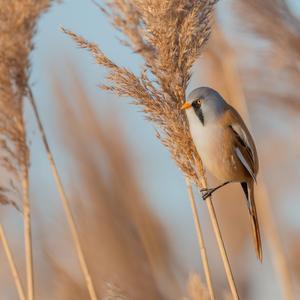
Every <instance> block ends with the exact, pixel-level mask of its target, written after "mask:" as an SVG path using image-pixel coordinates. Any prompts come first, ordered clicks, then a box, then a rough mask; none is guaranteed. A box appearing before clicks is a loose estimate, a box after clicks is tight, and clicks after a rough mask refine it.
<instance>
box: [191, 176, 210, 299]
mask: <svg viewBox="0 0 300 300" xmlns="http://www.w3.org/2000/svg"><path fill="white" fill-rule="evenodd" d="M185 182H186V186H187V191H188V197H189V200H190V204H191V208H192V212H193V219H194V224H195V229H196V233H197V240H198V245H199V250H200V256H201V260H202V265H203V269H204V274H205V279H206V285H207V288H208V292H209V296H210V299H211V300H214V299H215V295H214V290H213V286H212V281H211V274H210V269H209V264H208V257H207V253H206V248H205V242H204V238H203V233H202V229H201V224H200V220H199V214H198V211H197V206H196V201H195V197H194V193H193V188H192V185H191V183H190V181H189V180H188V179H187V178H186V179H185Z"/></svg>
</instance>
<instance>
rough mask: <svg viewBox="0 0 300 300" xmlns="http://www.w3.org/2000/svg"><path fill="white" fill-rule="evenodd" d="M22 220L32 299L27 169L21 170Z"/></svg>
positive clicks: (28, 284)
mask: <svg viewBox="0 0 300 300" xmlns="http://www.w3.org/2000/svg"><path fill="white" fill-rule="evenodd" d="M23 174H24V175H23V180H22V187H23V220H24V239H25V254H26V255H25V261H26V278H27V299H28V300H33V299H34V277H33V257H32V234H31V212H30V202H29V177H28V170H27V169H24V171H23Z"/></svg>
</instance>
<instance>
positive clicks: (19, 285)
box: [0, 224, 26, 300]
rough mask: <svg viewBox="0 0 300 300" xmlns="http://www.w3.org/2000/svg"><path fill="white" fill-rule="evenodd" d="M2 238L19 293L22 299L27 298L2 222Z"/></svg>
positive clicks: (0, 236) (0, 226) (0, 233)
mask: <svg viewBox="0 0 300 300" xmlns="http://www.w3.org/2000/svg"><path fill="white" fill-rule="evenodd" d="M0 239H1V240H2V244H3V248H4V251H5V254H6V257H7V261H8V264H9V267H10V270H11V273H12V276H13V279H14V283H15V285H16V289H17V292H18V295H19V299H20V300H26V297H25V293H24V289H23V286H22V283H21V280H20V276H19V273H18V271H17V267H16V263H15V261H14V258H13V254H12V251H11V249H10V247H9V244H8V240H7V238H6V234H5V232H4V228H3V226H2V225H1V224H0Z"/></svg>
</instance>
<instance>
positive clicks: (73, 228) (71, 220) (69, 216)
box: [28, 88, 98, 300]
mask: <svg viewBox="0 0 300 300" xmlns="http://www.w3.org/2000/svg"><path fill="white" fill-rule="evenodd" d="M28 95H29V101H30V104H31V106H32V109H33V112H34V116H35V118H36V121H37V125H38V130H39V133H40V135H41V139H42V142H43V144H44V147H45V150H46V153H47V157H48V160H49V163H50V167H51V170H52V174H53V177H54V180H55V183H56V186H57V189H58V192H59V195H60V199H61V202H62V204H63V207H64V211H65V214H66V218H67V222H68V225H69V227H70V231H71V234H72V238H73V241H74V245H75V248H76V253H77V256H78V259H79V263H80V267H81V270H82V273H83V275H84V279H85V282H86V286H87V289H88V291H89V296H90V299H91V300H97V299H98V298H97V295H96V291H95V288H94V284H93V281H92V277H91V275H90V272H89V270H88V266H87V263H86V259H85V256H84V253H83V249H82V245H81V241H80V237H79V234H78V230H77V227H76V224H75V220H74V217H73V214H72V211H71V207H70V204H69V200H68V198H67V195H66V193H65V190H64V187H63V184H62V181H61V178H60V176H59V174H58V170H57V167H56V163H55V161H54V158H53V155H52V152H51V149H50V146H49V143H48V140H47V137H46V133H45V130H44V127H43V124H42V121H41V119H40V116H39V113H38V109H37V106H36V103H35V100H34V97H33V94H32V91H31V89H30V88H28Z"/></svg>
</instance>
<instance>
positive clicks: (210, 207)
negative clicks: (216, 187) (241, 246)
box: [199, 177, 239, 300]
mask: <svg viewBox="0 0 300 300" xmlns="http://www.w3.org/2000/svg"><path fill="white" fill-rule="evenodd" d="M199 180H200V184H201V186H202V187H203V188H207V182H206V179H205V177H202V178H200V179H199ZM199 194H200V195H202V193H201V191H200V190H199ZM205 202H206V205H207V209H208V213H209V217H210V221H211V223H212V227H213V230H214V234H215V237H216V240H217V244H218V248H219V251H220V255H221V258H222V261H223V265H224V268H225V273H226V276H227V280H228V284H229V288H230V292H231V295H232V299H233V300H238V299H239V295H238V292H237V288H236V284H235V281H234V276H233V273H232V270H231V266H230V262H229V259H228V255H227V252H226V248H225V244H224V241H223V238H222V233H221V230H220V226H219V223H218V219H217V215H216V211H215V208H214V205H213V202H212V198H211V197H208V198H207V199H206V200H205Z"/></svg>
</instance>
